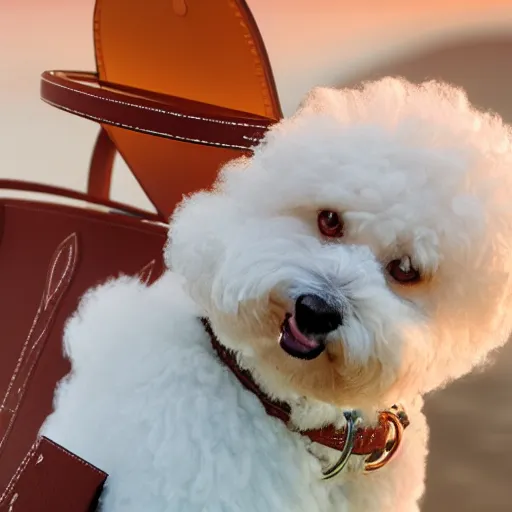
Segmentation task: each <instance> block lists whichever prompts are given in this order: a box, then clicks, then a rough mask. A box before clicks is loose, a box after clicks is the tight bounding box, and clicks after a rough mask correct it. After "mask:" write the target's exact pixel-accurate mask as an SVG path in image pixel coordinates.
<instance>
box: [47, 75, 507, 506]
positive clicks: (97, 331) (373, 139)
mask: <svg viewBox="0 0 512 512" xmlns="http://www.w3.org/2000/svg"><path fill="white" fill-rule="evenodd" d="M511 141H512V135H511V130H510V128H509V127H507V126H506V125H504V124H503V123H502V121H501V120H500V119H499V118H498V117H497V116H494V115H491V114H484V113H481V112H478V111H476V110H475V109H473V108H472V107H471V106H470V105H469V103H468V100H467V98H466V96H465V95H464V94H463V93H462V92H461V91H459V90H457V89H455V88H452V87H450V86H447V85H442V84H438V83H433V82H430V83H425V84H423V85H421V86H415V85H411V84H408V83H406V82H404V81H402V80H397V79H384V80H381V81H378V82H375V83H370V84H366V85H365V86H364V87H362V88H361V89H359V90H343V91H338V90H326V89H318V90H315V91H313V92H312V93H311V94H310V96H309V97H308V98H307V100H306V101H305V102H304V104H303V105H302V106H301V108H300V109H299V111H298V113H297V114H296V115H295V116H293V117H292V118H290V119H286V120H284V121H282V122H280V123H279V124H277V125H276V126H274V127H273V128H272V129H271V130H270V131H269V133H268V134H267V136H266V137H265V139H264V140H263V142H262V143H261V144H259V146H258V147H256V148H255V153H254V156H253V157H251V158H244V159H239V160H236V161H233V162H231V163H230V164H228V165H227V166H226V167H225V168H224V169H223V170H222V172H221V175H220V178H219V180H218V182H217V184H216V186H215V188H214V190H213V191H212V192H205V191H203V192H200V193H197V194H195V195H193V196H192V197H190V198H188V199H186V200H185V201H184V202H183V203H182V204H181V206H180V207H179V208H178V209H177V211H176V213H175V215H174V218H173V219H172V223H171V231H170V238H169V244H168V247H167V249H166V261H167V263H168V266H169V268H171V269H172V273H171V272H168V273H167V274H166V275H164V276H163V277H162V278H161V279H160V280H159V281H158V282H157V283H155V284H154V285H152V286H145V285H143V284H141V283H140V282H138V281H137V280H136V279H130V278H126V277H122V278H120V279H118V280H115V281H111V282H109V283H107V284H105V285H103V286H102V287H100V288H98V289H96V290H94V291H91V292H89V293H88V294H87V295H86V297H85V298H84V299H83V301H82V304H81V306H80V308H79V310H78V312H77V313H76V315H75V316H74V317H73V318H72V319H71V321H70V322H69V324H68V326H67V329H66V333H65V347H66V351H67V353H68V354H69V357H70V358H71V361H72V365H73V370H72V372H71V374H70V376H69V377H68V378H66V379H65V381H64V382H63V383H62V384H61V385H60V387H59V389H58V392H57V396H56V411H55V412H54V413H53V415H51V416H50V417H49V419H48V421H47V423H46V425H45V426H44V429H43V432H44V433H45V434H46V435H48V436H49V437H51V438H53V439H54V440H56V441H57V442H59V443H61V444H63V445H64V446H65V447H66V448H68V449H70V450H72V451H73V452H75V453H77V454H78V455H80V456H82V457H84V458H85V459H87V460H88V461H90V462H91V463H93V464H95V465H97V466H99V467H100V468H102V469H103V470H105V471H106V472H108V473H109V474H110V477H109V480H108V486H107V489H106V491H105V493H104V496H103V500H102V510H103V511H104V512H200V511H201V512H239V511H240V512H284V511H290V512H300V511H303V512H314V511H318V512H356V511H357V512H366V511H370V512H385V511H404V512H411V511H417V510H419V504H418V503H419V499H420V498H421V495H422V493H423V490H424V473H425V461H426V455H427V425H426V422H425V419H424V417H423V415H422V412H421V408H422V399H421V396H422V395H423V394H424V393H426V392H428V391H430V390H433V389H435V388H437V387H439V386H442V385H444V384H445V383H446V382H448V381H450V380H452V379H455V378H457V377H460V376H462V375H463V374H465V373H467V372H468V371H469V370H470V369H471V368H472V367H474V366H475V365H477V364H481V363H482V362H484V361H485V358H486V355H487V354H488V353H489V351H490V350H492V349H494V348H496V347H498V346H500V345H502V344H503V343H504V342H505V341H506V340H507V338H508V335H509V332H510V330H511V321H512V283H511V275H512V273H511V270H512V268H511V267H512V200H511V199H512V149H511ZM468 428H475V427H474V425H468Z"/></svg>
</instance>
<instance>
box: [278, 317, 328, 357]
mask: <svg viewBox="0 0 512 512" xmlns="http://www.w3.org/2000/svg"><path fill="white" fill-rule="evenodd" d="M279 345H280V346H281V348H282V349H283V350H284V351H285V352H286V353H287V354H289V355H291V356H292V357H296V358H298V359H305V360H311V359H315V358H317V357H318V356H319V355H320V354H321V353H322V352H323V351H324V350H325V339H324V338H321V337H320V338H319V337H316V336H315V337H314V338H312V337H308V336H306V335H305V334H303V333H302V332H300V330H299V328H298V327H297V322H296V321H295V318H294V316H293V315H291V314H289V313H288V314H287V315H286V317H285V319H284V322H283V324H282V325H281V335H280V336H279Z"/></svg>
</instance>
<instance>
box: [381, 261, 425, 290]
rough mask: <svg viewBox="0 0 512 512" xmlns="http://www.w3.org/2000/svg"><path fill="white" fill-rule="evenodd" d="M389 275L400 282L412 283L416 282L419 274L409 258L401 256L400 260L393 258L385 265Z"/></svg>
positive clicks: (419, 276)
mask: <svg viewBox="0 0 512 512" xmlns="http://www.w3.org/2000/svg"><path fill="white" fill-rule="evenodd" d="M387 270H388V273H389V275H390V276H391V277H392V278H393V279H394V280H395V281H396V282H397V283H400V284H413V283H417V282H418V281H419V280H420V278H421V275H420V273H419V272H418V270H416V269H415V268H414V267H413V266H412V265H411V260H410V259H409V258H402V259H401V260H393V261H391V262H390V263H389V264H388V267H387Z"/></svg>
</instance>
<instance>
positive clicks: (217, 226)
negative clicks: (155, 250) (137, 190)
mask: <svg viewBox="0 0 512 512" xmlns="http://www.w3.org/2000/svg"><path fill="white" fill-rule="evenodd" d="M236 216H237V214H236V206H235V205H233V201H232V200H231V199H230V198H229V197H227V196H226V195H225V194H223V193H222V192H220V191H216V192H199V193H196V194H193V195H192V196H190V197H188V198H186V199H184V201H183V202H182V203H181V204H180V205H179V206H178V207H177V209H176V210H175V212H174V214H173V216H172V219H171V224H170V228H169V238H168V242H167V245H166V247H165V252H164V257H165V263H166V265H167V267H168V268H169V269H171V270H172V271H173V272H176V273H177V274H179V275H181V276H182V277H184V278H185V282H186V288H187V291H188V293H189V294H190V295H191V297H192V298H193V299H194V300H195V301H196V302H197V303H198V304H200V305H201V306H203V307H205V308H208V305H209V304H208V301H209V300H210V297H211V288H212V283H213V280H214V278H215V275H216V273H217V270H218V268H219V265H221V264H222V262H223V260H224V254H225V242H224V240H226V236H228V237H229V233H230V231H231V230H230V225H232V224H231V223H230V222H229V219H233V222H234V223H235V224H236Z"/></svg>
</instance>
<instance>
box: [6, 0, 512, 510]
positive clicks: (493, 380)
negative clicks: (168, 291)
mask: <svg viewBox="0 0 512 512" xmlns="http://www.w3.org/2000/svg"><path fill="white" fill-rule="evenodd" d="M148 1H149V0H148ZM209 1H213V0H209ZM248 3H249V5H250V7H251V9H252V11H253V14H254V16H255V18H256V21H257V23H258V26H259V28H260V31H261V33H262V35H263V39H264V41H265V43H266V46H267V50H268V53H269V56H270V60H271V63H272V67H273V70H274V75H275V78H276V83H277V88H278V91H279V95H280V98H281V102H282V105H283V109H284V111H285V114H286V115H287V114H291V113H292V112H293V111H294V109H295V108H296V106H297V104H298V102H299V101H300V99H301V97H302V96H303V94H304V93H305V92H306V91H307V90H308V89H309V88H310V87H312V86H315V85H332V86H345V85H354V84H357V83H358V82H359V81H361V80H365V79H368V78H377V77H380V76H384V75H389V74H391V75H401V76H405V77H406V78H408V79H409V80H412V81H422V80H424V79H428V78H437V79H443V80H445V81H449V82H452V83H455V84H457V85H460V86H462V87H464V88H465V89H466V91H467V92H468V95H469V97H470V99H471V101H472V102H473V103H474V104H476V105H477V106H479V107H480V108H483V109H490V110H493V111H496V112H498V113H499V114H501V115H502V116H503V117H504V118H505V120H507V121H508V122H512V0H449V1H445V0H430V1H429V2H411V1H401V0H386V1H385V2H384V1H381V0H357V1H354V2H351V1H349V0H308V1H305V0H293V1H292V0H280V1H279V2H277V1H275V0H252V1H251V0H248ZM93 7H94V0H72V1H70V0H0V177H2V178H18V179H27V180H36V181H40V182H44V183H49V184H58V185H61V186H66V187H71V188H76V189H80V190H84V188H85V183H86V175H87V168H88V163H89V158H90V154H91V150H92V145H93V142H94V139H95V136H96V134H97V126H96V125H95V124H94V123H92V122H89V121H85V120H82V119H79V118H77V117H74V116H71V115H69V114H65V113H62V112H60V111H57V110H56V109H52V108H50V107H48V106H46V105H45V104H43V103H42V102H41V101H40V100H39V74H40V72H41V71H43V70H45V69H80V70H94V50H93V40H92V13H93ZM511 172H512V169H511ZM113 197H114V198H115V199H118V200H121V201H124V202H129V203H132V204H135V205H137V206H140V207H144V208H148V209H152V207H151V206H150V203H149V201H148V200H147V198H146V197H145V195H144V193H143V192H142V191H141V190H140V189H139V187H138V185H137V183H136V182H135V180H134V179H133V178H132V177H131V175H130V173H129V172H128V170H127V168H126V166H125V165H124V164H123V162H122V161H120V159H118V161H117V162H116V172H115V175H114V183H113ZM482 293H485V290H483V291H482ZM493 359H494V361H493V364H492V365H491V366H490V367H489V368H488V369H486V370H485V371H483V372H478V373H475V374H473V375H472V376H470V377H467V378H466V379H463V380H462V381H459V382H457V383H455V384H452V385H450V386H449V387H448V388H447V389H445V390H442V391H439V392H437V393H435V394H434V395H432V396H431V397H428V400H427V406H426V412H427V415H428V418H429V423H430V426H431V447H430V448H431V455H430V458H429V462H428V481H427V494H426V497H425V500H424V503H423V507H422V510H423V511H428V512H442V511H451V510H457V512H477V511H478V512H481V511H489V512H505V511H507V512H510V511H511V510H512V346H511V345H509V346H508V347H506V348H505V349H504V350H502V351H501V352H499V353H498V354H495V356H494V358H493Z"/></svg>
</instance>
